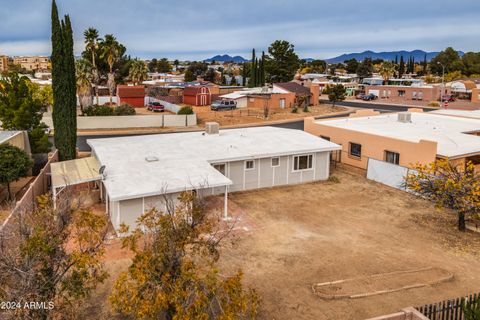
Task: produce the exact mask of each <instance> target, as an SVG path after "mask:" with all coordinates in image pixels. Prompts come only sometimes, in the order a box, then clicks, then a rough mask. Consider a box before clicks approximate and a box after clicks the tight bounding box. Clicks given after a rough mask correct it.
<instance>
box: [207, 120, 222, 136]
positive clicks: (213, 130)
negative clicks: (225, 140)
mask: <svg viewBox="0 0 480 320" xmlns="http://www.w3.org/2000/svg"><path fill="white" fill-rule="evenodd" d="M219 130H220V125H219V124H218V122H207V123H205V133H206V134H218V132H219Z"/></svg>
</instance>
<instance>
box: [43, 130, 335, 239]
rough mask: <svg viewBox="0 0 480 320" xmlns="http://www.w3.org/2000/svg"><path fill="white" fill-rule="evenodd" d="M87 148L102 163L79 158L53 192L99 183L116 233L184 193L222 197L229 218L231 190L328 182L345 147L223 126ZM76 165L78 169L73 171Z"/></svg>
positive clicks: (94, 142) (301, 135)
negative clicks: (335, 159) (332, 163)
mask: <svg viewBox="0 0 480 320" xmlns="http://www.w3.org/2000/svg"><path fill="white" fill-rule="evenodd" d="M87 143H88V144H89V146H90V147H91V148H92V158H94V159H95V160H93V159H91V160H85V158H83V159H77V160H73V161H76V162H75V163H73V162H72V163H69V164H68V167H69V168H70V169H68V170H63V171H62V170H60V171H58V173H55V174H52V181H58V182H57V183H53V188H57V187H60V188H63V187H65V185H73V184H76V183H83V182H86V181H92V180H95V179H97V183H98V184H99V186H100V188H101V194H102V198H103V201H104V202H105V203H106V211H107V213H108V214H109V216H110V218H111V221H112V224H113V226H114V227H115V229H117V230H118V228H119V226H120V224H121V223H126V224H127V225H129V226H131V227H134V226H135V225H136V220H137V219H138V217H139V216H140V215H142V214H143V212H145V211H146V210H149V209H150V208H153V207H155V208H157V209H158V210H162V211H163V210H165V208H166V203H165V199H172V200H174V199H176V198H177V197H178V194H179V193H181V192H183V191H188V190H194V191H195V192H197V194H198V195H204V196H205V195H215V194H223V195H224V201H225V203H224V205H225V208H224V210H225V214H227V212H228V207H227V201H228V192H232V191H241V190H250V189H257V188H266V187H273V186H281V185H287V184H298V183H303V182H311V181H317V180H326V179H328V177H329V171H330V153H331V152H332V151H334V150H339V149H340V147H339V146H338V145H336V144H334V143H332V142H329V141H325V140H322V139H319V138H317V137H315V136H312V135H310V134H308V133H306V132H303V131H300V130H293V129H283V128H275V127H254V128H242V129H231V130H218V124H216V123H208V124H207V130H206V132H188V133H172V134H158V135H146V136H128V137H119V138H106V139H89V140H87ZM95 163H97V164H95ZM77 165H78V167H79V169H78V170H77V169H72V168H73V167H75V166H77ZM72 166H73V167H72ZM95 166H98V168H93V169H92V167H95ZM64 167H66V166H64ZM72 171H73V172H74V173H73V174H69V172H72ZM98 173H101V175H100V176H99V175H98ZM56 176H58V177H56ZM64 176H65V177H66V178H63V179H62V177H64ZM65 182H66V183H65ZM57 185H58V186H57Z"/></svg>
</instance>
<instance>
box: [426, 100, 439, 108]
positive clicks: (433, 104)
mask: <svg viewBox="0 0 480 320" xmlns="http://www.w3.org/2000/svg"><path fill="white" fill-rule="evenodd" d="M428 106H429V107H440V103H439V102H438V101H430V102H429V103H428Z"/></svg>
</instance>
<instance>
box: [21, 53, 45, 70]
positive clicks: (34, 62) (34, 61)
mask: <svg viewBox="0 0 480 320" xmlns="http://www.w3.org/2000/svg"><path fill="white" fill-rule="evenodd" d="M13 64H16V65H20V66H21V67H22V68H24V69H26V70H28V71H36V70H48V69H50V59H49V58H48V57H46V56H21V57H14V58H13Z"/></svg>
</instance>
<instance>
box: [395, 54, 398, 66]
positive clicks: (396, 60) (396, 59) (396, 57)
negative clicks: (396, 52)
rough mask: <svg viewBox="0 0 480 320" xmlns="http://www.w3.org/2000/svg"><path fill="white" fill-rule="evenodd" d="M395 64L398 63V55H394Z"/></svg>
mask: <svg viewBox="0 0 480 320" xmlns="http://www.w3.org/2000/svg"><path fill="white" fill-rule="evenodd" d="M395 64H398V56H395Z"/></svg>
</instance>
